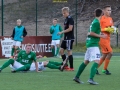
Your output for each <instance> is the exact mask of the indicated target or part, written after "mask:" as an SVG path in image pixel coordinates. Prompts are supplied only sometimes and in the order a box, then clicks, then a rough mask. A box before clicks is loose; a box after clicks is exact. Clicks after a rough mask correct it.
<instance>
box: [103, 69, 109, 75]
mask: <svg viewBox="0 0 120 90" xmlns="http://www.w3.org/2000/svg"><path fill="white" fill-rule="evenodd" d="M102 72H103V73H105V74H106V75H111V73H110V72H109V71H108V70H107V69H106V70H102Z"/></svg>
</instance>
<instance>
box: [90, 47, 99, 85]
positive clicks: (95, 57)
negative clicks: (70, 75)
mask: <svg viewBox="0 0 120 90" xmlns="http://www.w3.org/2000/svg"><path fill="white" fill-rule="evenodd" d="M89 54H90V61H94V63H93V65H92V67H91V71H90V78H89V80H88V82H89V83H90V84H93V85H96V84H98V83H97V82H95V81H94V80H93V78H94V76H95V74H96V70H97V68H98V65H99V60H100V56H101V55H100V50H99V48H98V47H91V48H90V53H89Z"/></svg>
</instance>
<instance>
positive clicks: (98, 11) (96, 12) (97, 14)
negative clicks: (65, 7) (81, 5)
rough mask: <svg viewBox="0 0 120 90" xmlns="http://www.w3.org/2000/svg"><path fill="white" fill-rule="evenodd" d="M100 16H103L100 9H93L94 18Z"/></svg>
mask: <svg viewBox="0 0 120 90" xmlns="http://www.w3.org/2000/svg"><path fill="white" fill-rule="evenodd" d="M102 14H103V12H102V9H100V8H97V9H95V16H96V17H100V16H101V15H102Z"/></svg>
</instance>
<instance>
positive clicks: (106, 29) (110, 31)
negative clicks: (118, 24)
mask: <svg viewBox="0 0 120 90" xmlns="http://www.w3.org/2000/svg"><path fill="white" fill-rule="evenodd" d="M104 30H105V31H106V32H109V33H113V32H114V28H112V27H107V28H105V29H104Z"/></svg>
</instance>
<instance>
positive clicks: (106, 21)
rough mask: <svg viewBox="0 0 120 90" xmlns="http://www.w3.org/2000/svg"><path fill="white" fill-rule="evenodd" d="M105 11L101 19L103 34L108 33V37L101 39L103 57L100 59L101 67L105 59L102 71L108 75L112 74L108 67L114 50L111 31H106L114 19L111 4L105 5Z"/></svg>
mask: <svg viewBox="0 0 120 90" xmlns="http://www.w3.org/2000/svg"><path fill="white" fill-rule="evenodd" d="M103 13H104V15H103V16H102V18H101V19H100V24H101V32H102V33H103V34H106V35H107V38H101V39H100V48H101V52H102V57H101V59H100V63H99V67H100V66H101V64H102V63H103V62H104V61H105V64H104V69H103V70H102V72H103V73H105V74H106V75H111V73H110V72H109V71H108V69H107V68H108V65H109V62H110V59H111V57H112V52H113V51H112V48H111V45H110V32H109V30H108V31H106V29H107V28H108V29H109V28H111V26H113V20H112V18H111V17H110V15H111V6H109V5H107V6H105V7H104V9H103ZM96 74H99V72H98V71H97V73H96Z"/></svg>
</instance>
